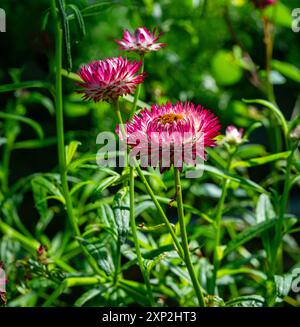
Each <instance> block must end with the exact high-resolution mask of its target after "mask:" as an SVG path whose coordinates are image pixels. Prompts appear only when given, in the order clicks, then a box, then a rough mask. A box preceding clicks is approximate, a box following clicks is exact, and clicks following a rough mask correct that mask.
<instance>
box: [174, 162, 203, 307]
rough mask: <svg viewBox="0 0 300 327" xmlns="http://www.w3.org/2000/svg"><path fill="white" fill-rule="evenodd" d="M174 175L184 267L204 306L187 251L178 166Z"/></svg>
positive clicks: (201, 293)
mask: <svg viewBox="0 0 300 327" xmlns="http://www.w3.org/2000/svg"><path fill="white" fill-rule="evenodd" d="M174 177H175V187H176V195H177V212H178V220H179V225H180V233H181V238H182V247H183V251H184V259H185V263H186V267H187V269H188V272H189V275H190V277H191V280H192V284H193V286H194V290H195V293H196V296H197V298H198V301H199V305H200V306H202V307H205V306H206V305H205V299H204V295H203V292H202V289H201V286H200V283H199V280H198V278H197V276H196V273H195V270H194V267H193V264H192V260H191V256H190V251H189V243H188V238H187V233H186V228H185V219H184V211H183V200H182V190H181V182H180V172H179V170H178V168H175V167H174Z"/></svg>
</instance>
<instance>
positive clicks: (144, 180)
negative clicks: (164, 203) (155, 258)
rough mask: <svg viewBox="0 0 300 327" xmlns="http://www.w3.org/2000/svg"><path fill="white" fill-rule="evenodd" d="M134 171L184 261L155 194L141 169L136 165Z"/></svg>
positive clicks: (177, 242)
mask: <svg viewBox="0 0 300 327" xmlns="http://www.w3.org/2000/svg"><path fill="white" fill-rule="evenodd" d="M136 170H137V173H138V175H139V177H140V179H141V181H142V183H143V184H144V186H145V187H146V190H147V192H148V194H149V196H150V197H151V199H152V201H153V203H154V205H155V207H156V209H157V211H158V213H159V215H160V217H161V219H162V221H163V222H164V223H165V225H166V227H167V228H168V230H169V232H170V234H171V237H172V239H173V242H174V244H175V248H176V249H177V251H178V254H179V256H180V257H181V258H182V259H184V252H183V248H182V246H181V245H180V243H179V241H178V238H177V236H176V232H175V230H174V228H173V227H172V225H171V224H170V222H169V219H168V218H167V216H166V214H165V212H164V210H163V209H162V207H161V205H160V203H159V202H158V200H157V199H156V196H155V194H154V192H153V190H152V188H151V186H150V185H149V183H148V181H147V179H146V177H145V176H144V174H143V171H142V169H141V167H140V166H139V165H138V164H137V165H136Z"/></svg>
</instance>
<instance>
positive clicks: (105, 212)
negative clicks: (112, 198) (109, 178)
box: [98, 204, 117, 231]
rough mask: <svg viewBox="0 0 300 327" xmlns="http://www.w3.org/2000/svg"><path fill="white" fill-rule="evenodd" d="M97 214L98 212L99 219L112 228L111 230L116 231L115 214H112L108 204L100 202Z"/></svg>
mask: <svg viewBox="0 0 300 327" xmlns="http://www.w3.org/2000/svg"><path fill="white" fill-rule="evenodd" d="M98 214H99V216H100V217H99V218H100V221H101V222H102V223H103V224H104V225H106V226H108V227H110V228H112V229H113V230H115V231H117V224H116V220H115V215H114V212H113V210H112V208H111V207H110V206H109V205H108V204H102V205H101V206H100V208H99V211H98Z"/></svg>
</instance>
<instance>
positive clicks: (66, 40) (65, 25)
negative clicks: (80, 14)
mask: <svg viewBox="0 0 300 327" xmlns="http://www.w3.org/2000/svg"><path fill="white" fill-rule="evenodd" d="M57 2H58V10H59V14H60V18H61V21H62V27H63V34H64V45H65V51H66V56H67V70H68V71H71V70H72V55H71V38H70V26H69V20H68V17H67V14H66V11H65V4H64V0H57Z"/></svg>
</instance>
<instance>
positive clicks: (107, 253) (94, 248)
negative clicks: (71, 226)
mask: <svg viewBox="0 0 300 327" xmlns="http://www.w3.org/2000/svg"><path fill="white" fill-rule="evenodd" d="M76 238H77V239H78V240H79V241H80V242H81V243H82V244H83V245H84V246H85V247H86V249H87V250H88V252H89V253H90V254H91V256H92V257H93V258H94V259H95V260H96V261H97V262H98V264H99V266H100V267H101V268H102V269H103V271H104V272H105V273H106V275H107V276H110V275H111V274H112V273H113V272H114V270H115V267H114V263H113V259H112V249H111V244H110V241H111V239H110V234H107V235H103V237H102V238H99V239H91V240H86V239H84V238H81V237H76Z"/></svg>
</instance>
